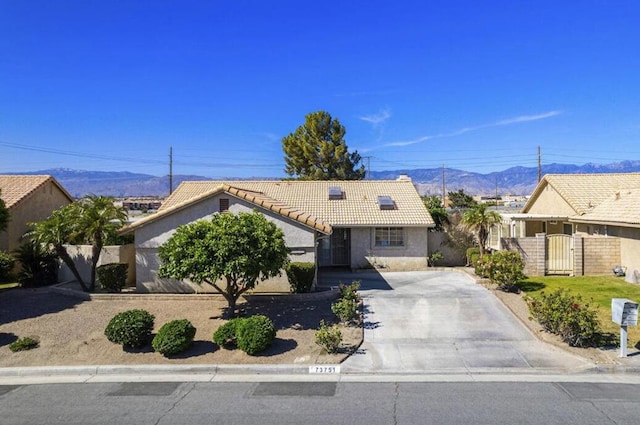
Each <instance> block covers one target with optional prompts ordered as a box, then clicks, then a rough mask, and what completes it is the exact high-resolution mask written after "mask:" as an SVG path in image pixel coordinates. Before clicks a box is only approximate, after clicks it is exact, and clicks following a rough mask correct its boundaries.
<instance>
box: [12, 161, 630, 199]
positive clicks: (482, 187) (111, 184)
mask: <svg viewBox="0 0 640 425" xmlns="http://www.w3.org/2000/svg"><path fill="white" fill-rule="evenodd" d="M630 172H640V161H622V162H616V163H611V164H594V163H588V164H584V165H571V164H548V165H544V166H543V167H542V175H544V174H588V173H630ZM7 174H29V175H33V174H49V175H52V176H54V177H55V178H56V179H57V180H58V181H59V182H60V183H61V184H62V185H63V186H64V187H65V188H66V189H67V190H68V191H69V193H71V194H72V195H73V196H76V197H80V196H83V195H86V194H88V193H93V194H96V195H109V196H115V197H132V196H160V197H164V196H167V195H168V194H169V176H163V177H157V176H152V175H149V174H140V173H130V172H126V171H119V172H115V171H82V170H70V169H66V168H55V169H49V170H39V171H33V172H23V173H7ZM400 174H407V175H408V176H409V177H411V179H412V180H413V182H414V183H416V186H417V187H418V191H419V192H420V193H421V194H422V195H429V194H433V195H435V194H441V193H442V168H427V169H413V170H409V169H404V170H388V171H372V172H371V178H372V179H374V180H393V179H396V178H398V176H399V175H400ZM261 179H262V180H265V179H264V178H261ZM185 180H211V179H210V178H207V177H202V176H196V175H174V176H173V187H174V189H175V188H176V187H177V186H178V185H179V184H180V183H181V182H183V181H185ZM228 180H238V179H235V178H229V179H228ZM444 181H445V190H446V191H447V192H449V191H457V190H458V189H463V190H464V191H465V192H466V193H468V194H471V195H495V193H496V188H497V192H498V194H499V195H505V194H510V195H529V194H530V193H531V192H532V191H533V189H534V188H535V186H536V184H537V182H538V168H537V167H512V168H508V169H506V170H504V171H498V172H493V173H488V174H481V173H474V172H470V171H464V170H457V169H454V168H445V170H444Z"/></svg>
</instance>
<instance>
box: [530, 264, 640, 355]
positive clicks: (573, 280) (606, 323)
mask: <svg viewBox="0 0 640 425" xmlns="http://www.w3.org/2000/svg"><path fill="white" fill-rule="evenodd" d="M518 286H519V287H520V289H521V290H522V291H523V292H525V293H527V294H528V295H531V296H532V297H535V296H536V295H538V294H540V292H543V291H544V292H545V293H547V294H549V293H551V292H554V291H555V290H557V289H559V288H565V289H567V290H568V291H570V292H572V293H574V294H577V295H580V296H581V297H582V299H583V300H584V301H588V302H592V304H593V305H594V306H595V307H597V309H598V319H599V320H600V324H601V325H602V330H603V331H604V332H605V333H609V334H612V335H611V338H610V339H611V340H614V341H617V342H619V341H620V326H619V325H617V324H616V323H613V321H612V320H611V298H628V299H630V300H632V301H635V302H640V285H632V284H630V283H627V282H625V281H624V278H622V277H616V276H571V277H569V276H533V277H530V278H528V279H526V280H525V281H523V282H521V283H520V284H518ZM628 331H629V333H628V342H629V345H630V346H634V347H637V348H640V328H639V327H638V326H629V328H628Z"/></svg>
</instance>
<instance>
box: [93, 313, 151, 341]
mask: <svg viewBox="0 0 640 425" xmlns="http://www.w3.org/2000/svg"><path fill="white" fill-rule="evenodd" d="M154 320H155V317H154V316H153V315H152V314H150V313H149V312H147V311H145V310H128V311H123V312H122V313H118V314H116V315H115V316H113V318H112V319H111V321H109V324H108V325H107V327H106V329H105V330H104V334H105V336H106V337H107V339H108V340H109V341H111V342H113V343H115V344H121V345H122V346H123V347H134V348H135V347H142V346H144V345H145V344H147V343H148V342H149V340H150V339H151V331H152V330H153V321H154Z"/></svg>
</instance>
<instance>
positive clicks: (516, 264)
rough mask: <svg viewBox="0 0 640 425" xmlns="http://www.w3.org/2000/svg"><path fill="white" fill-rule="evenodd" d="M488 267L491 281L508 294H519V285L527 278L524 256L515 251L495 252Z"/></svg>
mask: <svg viewBox="0 0 640 425" xmlns="http://www.w3.org/2000/svg"><path fill="white" fill-rule="evenodd" d="M483 260H484V259H483ZM487 266H488V274H489V279H491V281H492V282H493V283H496V284H497V285H498V288H499V289H501V290H503V291H506V292H517V291H518V290H519V289H518V283H519V282H521V281H523V280H524V279H526V278H527V277H526V276H525V275H524V273H523V272H522V271H523V270H524V261H523V260H522V256H521V255H520V253H518V252H515V251H497V252H494V253H493V254H491V256H490V257H489V263H488V264H487Z"/></svg>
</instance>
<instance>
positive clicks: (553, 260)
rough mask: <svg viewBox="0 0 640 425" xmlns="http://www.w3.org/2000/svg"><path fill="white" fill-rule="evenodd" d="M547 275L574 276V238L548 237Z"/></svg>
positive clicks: (564, 236)
mask: <svg viewBox="0 0 640 425" xmlns="http://www.w3.org/2000/svg"><path fill="white" fill-rule="evenodd" d="M546 251H547V258H546V266H545V268H546V270H545V271H546V273H545V274H560V275H571V274H573V237H572V236H571V235H548V236H547V249H546Z"/></svg>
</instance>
